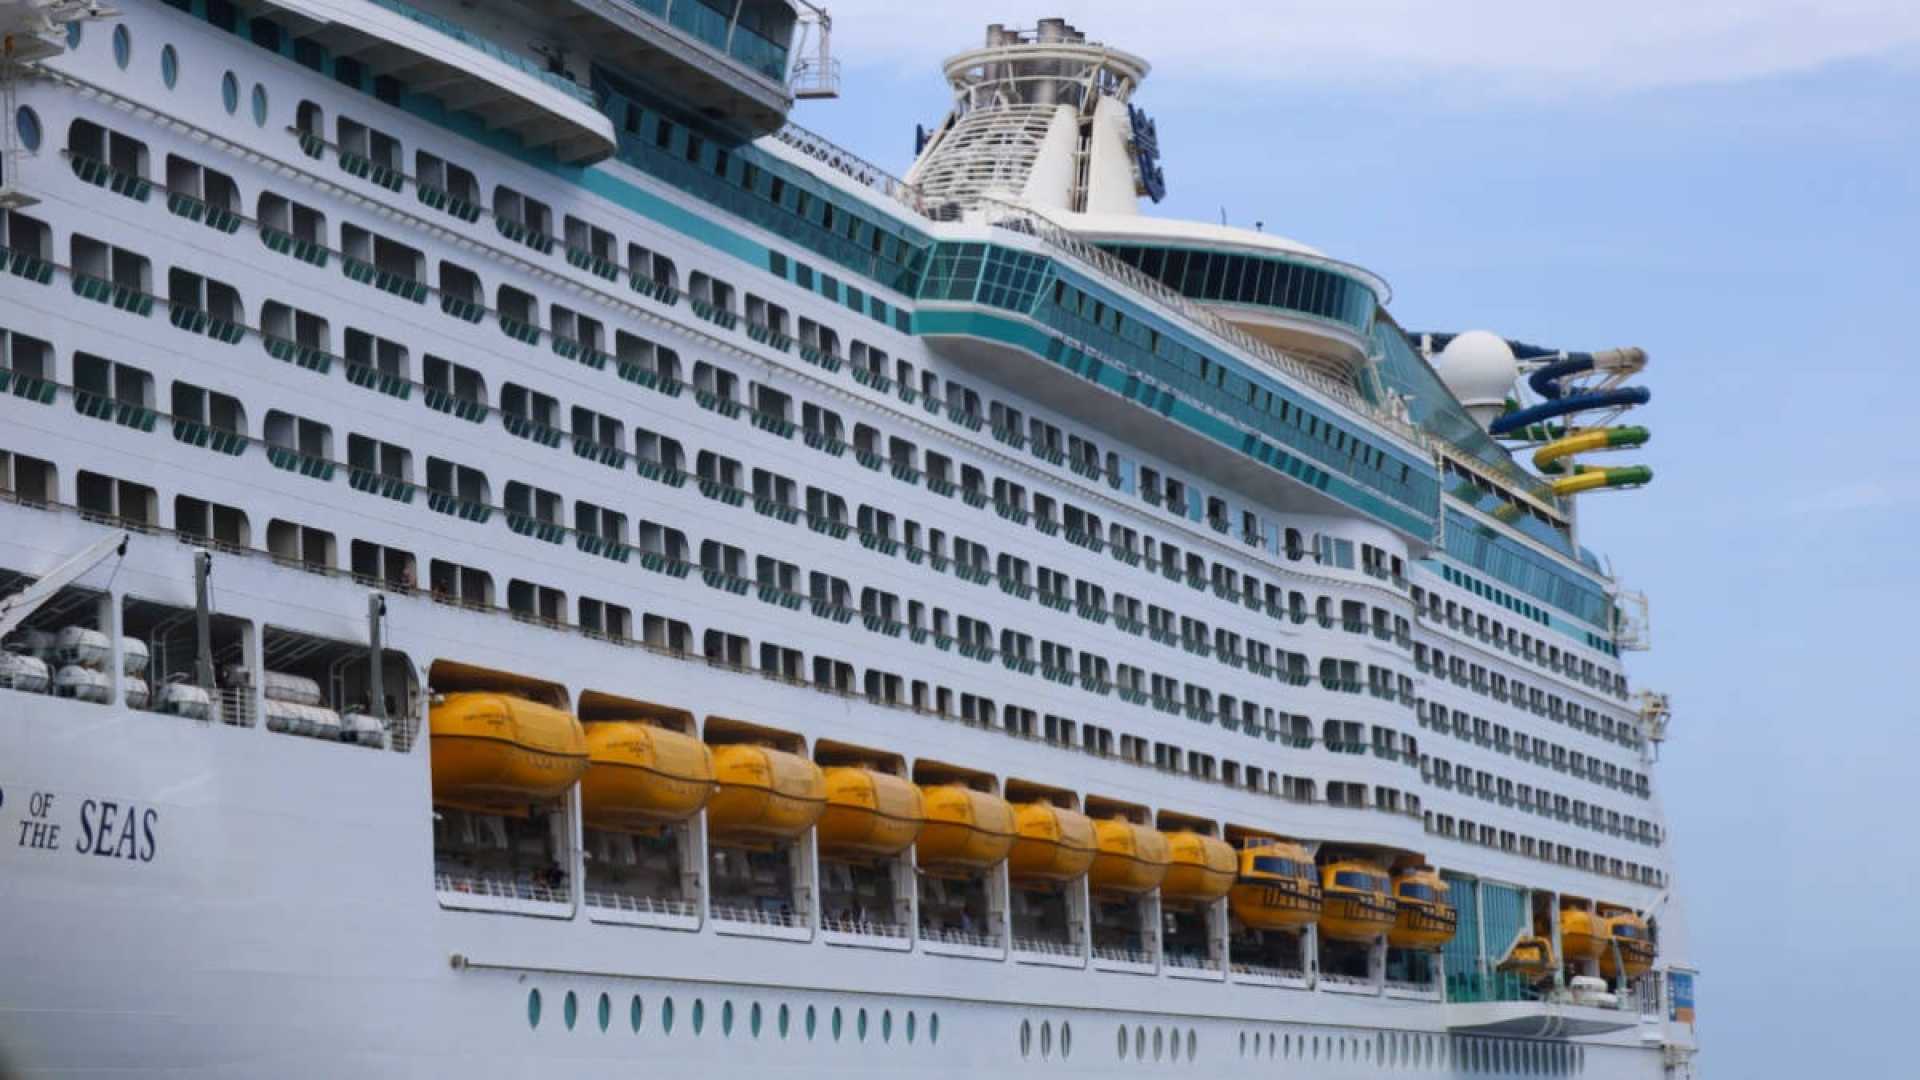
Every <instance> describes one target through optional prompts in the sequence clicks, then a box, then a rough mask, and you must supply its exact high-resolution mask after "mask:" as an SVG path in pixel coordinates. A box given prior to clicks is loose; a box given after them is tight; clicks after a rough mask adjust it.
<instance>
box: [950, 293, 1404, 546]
mask: <svg viewBox="0 0 1920 1080" xmlns="http://www.w3.org/2000/svg"><path fill="white" fill-rule="evenodd" d="M914 332H915V333H917V334H930V335H948V336H958V337H974V338H980V339H983V340H986V341H994V342H998V343H1000V344H1003V345H1011V346H1013V347H1014V348H1017V349H1020V350H1022V351H1023V352H1028V353H1032V354H1033V355H1034V356H1036V357H1039V358H1042V359H1045V360H1047V361H1048V362H1049V363H1052V364H1054V365H1056V366H1058V367H1063V368H1066V369H1067V370H1069V371H1071V372H1073V373H1074V374H1075V375H1078V376H1079V377H1080V378H1083V379H1087V380H1088V381H1090V382H1093V383H1096V384H1098V385H1100V386H1103V387H1105V388H1106V389H1108V390H1111V391H1113V392H1115V393H1117V394H1119V395H1120V396H1122V397H1125V398H1127V399H1129V400H1131V401H1133V402H1135V403H1136V404H1138V405H1141V406H1142V407H1144V408H1148V409H1152V410H1153V411H1154V412H1157V413H1159V414H1160V415H1162V416H1164V417H1166V418H1167V419H1169V420H1171V421H1173V422H1174V423H1177V424H1180V425H1181V426H1182V427H1185V428H1187V429H1188V430H1190V431H1193V432H1195V433H1197V434H1199V435H1202V436H1205V437H1206V438H1208V439H1210V440H1212V441H1213V442H1216V443H1218V444H1220V445H1222V446H1225V447H1227V448H1228V449H1230V450H1233V451H1235V452H1237V453H1241V454H1243V455H1246V456H1248V457H1252V458H1253V459H1254V460H1256V461H1260V462H1261V463H1262V464H1265V465H1267V466H1268V467H1270V468H1272V469H1273V470H1275V471H1276V472H1280V473H1284V474H1286V475H1287V476H1290V477H1292V478H1293V479H1294V480H1295V481H1297V482H1299V483H1301V484H1304V485H1306V486H1308V487H1311V488H1313V489H1314V490H1316V491H1320V492H1322V493H1324V494H1327V495H1330V496H1332V497H1333V498H1335V499H1337V500H1339V501H1340V502H1342V503H1345V504H1346V505H1347V506H1350V507H1352V508H1353V509H1355V510H1358V511H1360V512H1361V513H1363V514H1366V515H1368V516H1370V517H1373V518H1375V519H1376V520H1379V521H1381V522H1384V523H1385V524H1387V525H1388V526H1390V527H1392V528H1395V529H1399V530H1400V531H1402V532H1405V533H1407V534H1409V535H1412V536H1416V537H1420V538H1422V539H1426V540H1431V539H1432V538H1433V536H1434V522H1433V520H1432V519H1429V518H1425V517H1422V516H1420V515H1419V514H1416V513H1414V512H1413V511H1411V510H1408V509H1406V508H1405V507H1402V506H1399V505H1396V504H1394V503H1391V502H1388V501H1386V500H1384V499H1382V498H1380V497H1379V496H1377V495H1375V494H1373V493H1372V492H1370V491H1368V490H1366V489H1365V488H1362V487H1359V486H1358V485H1355V484H1353V483H1351V482H1349V481H1347V480H1345V479H1343V478H1342V477H1340V476H1337V475H1334V474H1332V473H1329V472H1327V471H1326V470H1325V469H1322V468H1320V467H1318V466H1316V465H1314V464H1312V463H1311V462H1308V461H1305V460H1303V459H1301V458H1298V457H1295V456H1294V455H1292V454H1289V453H1287V452H1286V451H1285V450H1283V449H1281V448H1279V447H1273V446H1271V444H1268V446H1269V453H1268V455H1266V456H1261V455H1253V454H1247V451H1246V446H1245V443H1246V441H1247V436H1246V435H1245V433H1243V432H1242V431H1240V429H1238V428H1237V427H1234V426H1233V425H1231V424H1228V423H1227V422H1226V421H1223V420H1221V419H1220V418H1219V417H1217V416H1214V415H1213V414H1212V413H1209V412H1206V411H1204V410H1202V409H1200V408H1198V407H1196V406H1194V405H1192V404H1189V403H1187V402H1185V401H1183V400H1181V399H1180V398H1178V397H1177V396H1176V395H1174V394H1172V393H1169V392H1167V391H1164V390H1161V389H1159V388H1158V387H1155V386H1153V385H1151V384H1149V383H1147V382H1146V381H1144V380H1142V379H1140V378H1138V377H1137V376H1134V375H1132V374H1130V373H1128V372H1127V371H1125V370H1124V369H1122V368H1120V367H1118V366H1116V365H1113V364H1106V363H1101V362H1100V361H1098V360H1094V359H1092V358H1090V357H1089V358H1086V360H1085V361H1084V362H1083V363H1082V364H1081V366H1078V367H1076V366H1072V365H1071V364H1069V363H1067V362H1066V358H1067V356H1068V353H1069V350H1068V349H1067V348H1066V347H1065V343H1064V342H1062V341H1060V340H1059V339H1057V338H1055V337H1053V336H1052V335H1051V334H1048V333H1047V332H1045V331H1043V330H1041V329H1040V328H1039V327H1037V326H1034V325H1032V324H1031V323H1028V322H1026V321H1025V320H1023V319H1020V318H1017V317H1009V316H1005V315H1001V314H999V313H998V312H987V311H965V310H951V309H941V310H927V309H922V310H921V311H919V312H918V313H917V314H916V315H915V318H914Z"/></svg>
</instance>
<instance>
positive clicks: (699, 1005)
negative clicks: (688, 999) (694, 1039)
mask: <svg viewBox="0 0 1920 1080" xmlns="http://www.w3.org/2000/svg"><path fill="white" fill-rule="evenodd" d="M706 1026H707V1003H706V1002H705V1001H704V1000H702V999H700V998H694V999H693V1033H694V1034H695V1035H698V1034H700V1029H702V1028H704V1027H706Z"/></svg>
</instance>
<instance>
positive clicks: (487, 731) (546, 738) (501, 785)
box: [427, 692, 587, 814]
mask: <svg viewBox="0 0 1920 1080" xmlns="http://www.w3.org/2000/svg"><path fill="white" fill-rule="evenodd" d="M427 730H428V732H429V733H430V736H431V737H430V739H429V749H430V751H431V759H432V768H433V801H434V802H436V803H439V804H442V805H446V806H453V807H458V808H461V809H465V810H474V811H478V812H480V813H483V814H521V813H525V812H526V811H527V808H528V807H529V806H531V805H533V804H537V803H548V802H552V801H554V800H555V799H558V798H560V797H561V796H563V795H565V794H566V793H567V789H568V788H570V787H572V786H573V782H574V781H576V780H578V779H580V776H581V774H582V773H584V772H586V771H587V740H586V735H585V734H584V733H583V732H581V730H580V721H578V720H576V719H574V716H573V714H572V713H570V712H567V711H565V710H563V709H556V708H554V707H553V706H551V705H542V704H540V703H539V702H537V701H529V700H527V699H526V698H522V697H514V696H513V695H511V694H494V693H482V692H463V693H453V694H447V695H445V696H444V697H441V698H440V699H439V700H437V701H435V702H434V704H433V707H432V710H431V712H430V713H429V714H428V717H427Z"/></svg>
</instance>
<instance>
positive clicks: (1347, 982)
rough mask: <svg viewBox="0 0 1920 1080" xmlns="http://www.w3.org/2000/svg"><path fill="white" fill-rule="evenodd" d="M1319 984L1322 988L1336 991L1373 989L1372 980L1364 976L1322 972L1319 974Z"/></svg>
mask: <svg viewBox="0 0 1920 1080" xmlns="http://www.w3.org/2000/svg"><path fill="white" fill-rule="evenodd" d="M1320 982H1321V985H1323V986H1330V987H1335V988H1338V989H1363V990H1372V989H1373V980H1372V979H1370V978H1367V977H1366V976H1364V975H1335V974H1332V973H1331V972H1325V971H1323V972H1321V973H1320Z"/></svg>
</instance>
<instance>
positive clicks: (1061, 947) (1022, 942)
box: [1013, 936, 1081, 957]
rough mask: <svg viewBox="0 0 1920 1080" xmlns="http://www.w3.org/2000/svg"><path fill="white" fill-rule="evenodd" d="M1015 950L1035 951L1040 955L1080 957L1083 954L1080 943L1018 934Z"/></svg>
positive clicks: (1014, 943) (1014, 941) (1014, 940)
mask: <svg viewBox="0 0 1920 1080" xmlns="http://www.w3.org/2000/svg"><path fill="white" fill-rule="evenodd" d="M1013 951H1014V952H1023V953H1034V954H1036V955H1039V956H1071V957H1078V956H1080V955H1081V949H1080V946H1078V945H1068V944H1062V943H1061V942H1058V941H1048V940H1046V939H1045V938H1029V937H1017V936H1016V937H1015V938H1014V939H1013Z"/></svg>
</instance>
